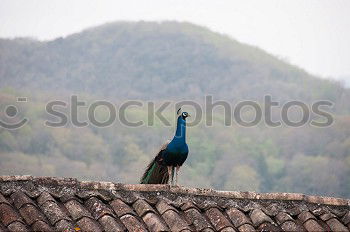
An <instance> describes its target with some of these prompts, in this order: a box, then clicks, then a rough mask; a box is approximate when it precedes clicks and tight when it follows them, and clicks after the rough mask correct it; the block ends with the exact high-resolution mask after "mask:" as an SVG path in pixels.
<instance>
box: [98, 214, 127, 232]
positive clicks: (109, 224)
mask: <svg viewBox="0 0 350 232" xmlns="http://www.w3.org/2000/svg"><path fill="white" fill-rule="evenodd" d="M98 222H99V223H100V224H101V225H102V227H103V229H104V230H105V231H125V230H126V228H125V226H124V225H123V223H122V222H121V221H120V220H118V221H117V220H116V219H115V218H114V217H111V216H110V215H104V216H102V217H100V218H99V219H98Z"/></svg>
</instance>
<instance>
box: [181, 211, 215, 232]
mask: <svg viewBox="0 0 350 232" xmlns="http://www.w3.org/2000/svg"><path fill="white" fill-rule="evenodd" d="M184 212H185V217H186V219H187V221H188V222H189V223H190V225H193V226H194V228H195V229H196V230H197V231H201V230H204V229H208V230H211V231H214V227H213V226H212V225H211V224H210V222H209V221H208V220H207V218H206V217H205V216H204V215H202V214H201V212H199V210H198V209H196V208H188V209H187V210H185V211H184Z"/></svg>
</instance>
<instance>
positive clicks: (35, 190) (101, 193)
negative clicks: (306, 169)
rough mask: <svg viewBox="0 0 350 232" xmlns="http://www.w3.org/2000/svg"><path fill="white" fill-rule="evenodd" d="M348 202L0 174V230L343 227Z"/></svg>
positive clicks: (349, 215) (348, 220)
mask: <svg viewBox="0 0 350 232" xmlns="http://www.w3.org/2000/svg"><path fill="white" fill-rule="evenodd" d="M349 228H350V201H349V200H347V199H339V198H331V197H318V196H306V195H304V194H295V193H267V194H262V193H254V192H220V191H215V190H211V189H193V188H185V187H180V186H179V187H170V186H168V185H124V184H115V183H109V182H89V181H84V182H79V181H77V180H76V179H72V178H48V177H38V178H36V177H30V176H7V177H1V176H0V232H1V231H53V230H56V231H71V232H73V231H79V230H81V231H126V230H128V231H208V232H209V231H240V232H242V231H331V230H332V231H348V230H349Z"/></svg>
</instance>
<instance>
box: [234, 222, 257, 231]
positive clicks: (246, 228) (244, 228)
mask: <svg viewBox="0 0 350 232" xmlns="http://www.w3.org/2000/svg"><path fill="white" fill-rule="evenodd" d="M238 231H239V232H255V231H256V230H255V229H254V227H253V226H252V225H250V224H244V225H241V226H240V227H238Z"/></svg>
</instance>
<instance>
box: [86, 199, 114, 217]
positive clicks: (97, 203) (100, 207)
mask: <svg viewBox="0 0 350 232" xmlns="http://www.w3.org/2000/svg"><path fill="white" fill-rule="evenodd" d="M85 206H86V207H87V209H88V210H89V211H90V212H91V214H92V216H93V217H94V218H95V219H100V218H101V217H102V216H104V215H107V214H108V215H110V216H113V217H115V216H116V215H115V213H114V212H113V210H112V209H111V208H110V207H108V206H107V205H106V204H104V203H103V202H102V201H101V200H100V199H98V198H97V197H91V198H89V199H88V200H87V201H86V202H85Z"/></svg>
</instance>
